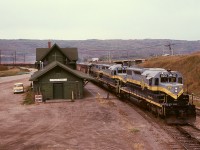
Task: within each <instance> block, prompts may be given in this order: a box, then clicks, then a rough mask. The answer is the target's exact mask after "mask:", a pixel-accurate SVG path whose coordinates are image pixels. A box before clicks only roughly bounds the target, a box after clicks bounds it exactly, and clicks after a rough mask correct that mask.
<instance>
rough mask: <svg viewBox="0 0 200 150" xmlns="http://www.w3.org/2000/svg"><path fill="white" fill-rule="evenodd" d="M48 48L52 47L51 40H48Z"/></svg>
mask: <svg viewBox="0 0 200 150" xmlns="http://www.w3.org/2000/svg"><path fill="white" fill-rule="evenodd" d="M48 48H51V41H50V40H49V41H48Z"/></svg>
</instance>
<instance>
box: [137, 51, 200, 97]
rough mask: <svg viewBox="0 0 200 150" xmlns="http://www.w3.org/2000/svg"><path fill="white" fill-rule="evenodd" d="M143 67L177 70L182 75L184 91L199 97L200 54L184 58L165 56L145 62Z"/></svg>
mask: <svg viewBox="0 0 200 150" xmlns="http://www.w3.org/2000/svg"><path fill="white" fill-rule="evenodd" d="M141 66H143V67H160V68H165V69H171V70H177V71H179V72H181V73H182V74H183V77H184V89H185V91H186V89H187V85H188V91H189V93H194V94H195V95H198V96H200V90H199V88H200V52H197V53H193V54H190V55H184V56H167V57H163V56H162V57H158V58H152V59H149V60H147V61H146V62H145V63H143V64H141Z"/></svg>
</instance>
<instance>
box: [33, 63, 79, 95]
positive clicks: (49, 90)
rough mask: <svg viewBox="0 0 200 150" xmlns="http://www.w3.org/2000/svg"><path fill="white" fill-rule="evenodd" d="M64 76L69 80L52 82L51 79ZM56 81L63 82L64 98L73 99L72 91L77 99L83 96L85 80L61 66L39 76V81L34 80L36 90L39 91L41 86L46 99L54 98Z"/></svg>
mask: <svg viewBox="0 0 200 150" xmlns="http://www.w3.org/2000/svg"><path fill="white" fill-rule="evenodd" d="M62 78H67V81H62V82H61V81H59V82H58V81H57V82H50V79H62ZM54 83H62V84H63V93H64V94H63V98H64V99H71V98H72V91H73V93H74V98H75V99H79V98H83V80H82V79H80V78H78V77H76V76H74V75H73V74H71V73H70V72H67V71H65V70H64V69H62V68H61V67H59V66H57V67H55V68H54V69H52V70H50V71H49V72H47V73H46V74H44V75H42V76H41V77H40V78H38V81H34V90H35V91H38V89H39V87H40V91H41V92H42V93H43V97H44V99H53V98H54V97H53V84H54Z"/></svg>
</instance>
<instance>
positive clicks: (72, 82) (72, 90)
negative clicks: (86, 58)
mask: <svg viewBox="0 0 200 150" xmlns="http://www.w3.org/2000/svg"><path fill="white" fill-rule="evenodd" d="M77 60H78V51H77V48H60V47H59V46H58V45H57V44H54V45H53V46H52V47H51V48H37V49H36V63H35V65H36V68H37V69H38V71H37V72H35V73H34V74H33V75H32V76H31V78H30V79H29V81H32V86H33V91H34V93H35V94H36V95H42V97H43V100H52V99H81V98H83V88H84V86H85V85H86V84H87V83H88V81H90V80H93V78H91V77H90V76H89V75H87V74H84V73H82V72H79V71H77V70H75V69H76V61H77Z"/></svg>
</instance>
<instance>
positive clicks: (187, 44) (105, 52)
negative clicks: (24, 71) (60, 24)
mask: <svg viewBox="0 0 200 150" xmlns="http://www.w3.org/2000/svg"><path fill="white" fill-rule="evenodd" d="M51 42H52V45H53V44H54V43H57V44H58V45H59V46H60V47H77V48H78V51H79V58H80V60H83V59H87V58H92V57H99V58H101V59H107V58H108V56H109V57H111V58H112V59H127V58H128V59H130V58H147V57H153V56H160V55H162V54H170V50H169V43H170V44H171V48H172V49H173V52H174V54H189V53H192V52H195V51H198V50H200V41H184V40H169V39H144V40H131V39H130V40H121V39H116V40H115V39H114V40H97V39H91V40H51ZM47 43H48V40H29V39H18V40H3V39H2V40H0V52H1V53H0V54H1V55H0V56H1V61H2V62H14V61H16V62H19V61H21V62H34V61H35V50H36V48H45V47H47V45H48V44H47ZM167 45H168V46H167ZM15 57H16V59H15Z"/></svg>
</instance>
